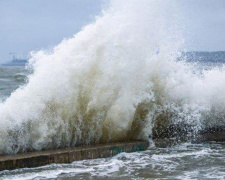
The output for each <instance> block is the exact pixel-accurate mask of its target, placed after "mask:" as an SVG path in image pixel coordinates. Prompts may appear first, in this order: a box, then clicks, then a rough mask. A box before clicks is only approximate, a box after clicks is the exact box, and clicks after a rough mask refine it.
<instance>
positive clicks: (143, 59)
mask: <svg viewBox="0 0 225 180" xmlns="http://www.w3.org/2000/svg"><path fill="white" fill-rule="evenodd" d="M136 2H137V1H135V0H128V1H119V0H111V2H110V5H109V7H108V9H106V10H103V12H102V16H101V17H97V18H96V22H94V23H93V24H90V25H88V26H86V27H84V28H83V30H82V31H81V32H79V33H78V34H76V35H74V37H73V38H71V39H67V40H64V41H62V43H60V44H59V45H57V46H56V47H55V48H54V49H52V51H46V52H45V51H39V52H36V53H34V54H33V56H32V58H31V59H30V63H29V68H30V69H32V71H33V73H32V74H31V75H29V77H28V83H27V84H26V85H24V86H23V87H20V88H19V89H17V90H16V91H15V92H13V93H12V94H11V96H10V97H9V98H8V99H7V100H6V101H5V102H4V103H1V104H0V118H1V121H0V153H1V154H11V153H18V152H25V151H31V150H32V151H33V150H43V149H55V148H62V147H73V146H77V145H81V144H95V143H106V142H113V141H127V140H131V139H148V137H149V135H151V133H152V131H153V130H155V131H160V130H161V129H163V128H166V127H167V126H169V124H188V125H189V126H190V127H192V129H193V130H194V131H195V132H197V131H198V130H200V129H202V128H205V127H210V126H214V125H221V124H224V117H225V114H224V112H225V95H224V93H223V91H224V87H223V83H224V82H225V70H224V68H223V67H220V69H216V68H214V69H211V70H207V71H203V72H201V73H198V72H197V71H195V68H194V67H193V66H192V65H190V64H187V63H185V61H177V59H178V58H179V57H180V56H181V51H182V50H183V48H184V43H185V41H184V38H183V36H182V28H181V27H182V24H181V23H180V13H179V11H178V10H179V3H178V1H176V0H171V1H165V0H140V1H139V2H138V4H137V3H136Z"/></svg>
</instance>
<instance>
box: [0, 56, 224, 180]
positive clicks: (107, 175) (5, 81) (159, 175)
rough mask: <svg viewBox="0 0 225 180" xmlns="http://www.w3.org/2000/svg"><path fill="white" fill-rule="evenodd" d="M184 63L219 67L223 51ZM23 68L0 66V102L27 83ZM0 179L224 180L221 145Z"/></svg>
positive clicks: (154, 151) (155, 150) (158, 150)
mask: <svg viewBox="0 0 225 180" xmlns="http://www.w3.org/2000/svg"><path fill="white" fill-rule="evenodd" d="M185 57H186V58H185V59H186V61H187V62H188V63H192V64H195V66H196V67H198V68H199V69H206V70H207V69H211V68H214V67H222V66H223V65H224V63H225V52H212V53H208V52H191V53H186V54H185ZM27 75H28V71H27V70H25V68H24V67H0V99H1V100H2V101H5V99H6V98H7V97H9V96H10V94H11V93H12V92H13V91H15V90H16V89H17V88H18V87H20V86H23V85H24V84H25V83H26V81H27ZM0 179H21V180H24V179H35V180H38V179H63V180H72V179H125V180H126V179H127V180H128V179H140V180H143V179H164V180H165V179H202V180H205V179H225V143H224V142H207V143H196V144H193V143H191V142H185V143H181V144H178V145H174V146H168V147H164V148H162V147H155V146H154V144H151V147H150V148H149V150H147V151H145V152H137V153H130V154H128V153H122V154H119V155H117V156H115V157H112V158H105V159H97V160H84V161H78V162H74V163H71V164H58V165H55V164H53V165H48V166H44V167H40V168H32V169H20V170H14V171H3V172H0Z"/></svg>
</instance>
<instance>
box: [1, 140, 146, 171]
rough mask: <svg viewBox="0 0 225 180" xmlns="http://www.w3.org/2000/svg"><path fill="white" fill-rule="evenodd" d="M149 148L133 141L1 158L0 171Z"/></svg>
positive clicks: (144, 142)
mask: <svg viewBox="0 0 225 180" xmlns="http://www.w3.org/2000/svg"><path fill="white" fill-rule="evenodd" d="M148 146H149V143H148V142H147V141H132V142H121V143H111V144H105V145H95V146H94V145H93V146H83V147H75V148H70V149H61V150H50V151H40V152H30V153H24V154H16V155H6V156H0V171H2V170H12V169H19V168H32V167H39V166H44V165H47V164H53V163H71V162H73V161H79V160H84V159H97V158H106V157H112V156H114V155H116V154H119V153H121V152H136V151H144V150H146V149H147V148H148Z"/></svg>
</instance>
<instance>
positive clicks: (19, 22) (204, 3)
mask: <svg viewBox="0 0 225 180" xmlns="http://www.w3.org/2000/svg"><path fill="white" fill-rule="evenodd" d="M105 1H106V0H104V2H105ZM121 1H122V0H121ZM102 2H103V0H0V62H2V61H7V60H10V59H11V56H10V55H9V52H29V51H31V50H38V49H45V48H51V47H53V46H54V45H56V44H58V43H59V42H61V41H62V39H63V38H66V37H67V38H68V37H71V36H72V35H73V34H74V33H76V32H78V31H79V30H80V29H81V28H82V26H84V25H86V24H88V23H89V22H91V21H93V20H94V17H95V15H98V14H100V12H101V4H102ZM138 2H139V0H137V3H138ZM179 2H180V9H181V12H182V14H183V25H184V27H185V31H184V35H185V39H186V48H187V50H197V51H215V50H225V0H180V1H179Z"/></svg>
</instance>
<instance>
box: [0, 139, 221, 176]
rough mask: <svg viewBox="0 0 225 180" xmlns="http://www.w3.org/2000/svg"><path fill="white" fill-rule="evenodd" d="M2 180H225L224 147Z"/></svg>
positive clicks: (62, 167) (148, 154)
mask: <svg viewBox="0 0 225 180" xmlns="http://www.w3.org/2000/svg"><path fill="white" fill-rule="evenodd" d="M0 178H1V179H21V180H25V179H35V180H38V179H62V180H72V179H121V180H122V179H125V180H129V179H139V180H143V179H164V180H165V179H182V180H183V179H201V180H205V179H225V143H216V142H208V143H202V144H191V143H183V144H180V145H176V146H172V147H167V148H152V149H150V150H147V151H144V152H136V153H121V154H119V155H117V156H115V157H112V158H105V159H96V160H84V161H78V162H74V163H71V164H57V165H56V164H53V165H48V166H44V167H40V168H33V169H20V170H14V171H3V172H1V173H0Z"/></svg>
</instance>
